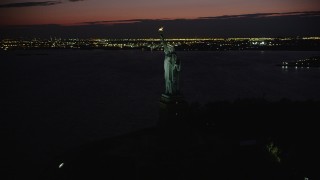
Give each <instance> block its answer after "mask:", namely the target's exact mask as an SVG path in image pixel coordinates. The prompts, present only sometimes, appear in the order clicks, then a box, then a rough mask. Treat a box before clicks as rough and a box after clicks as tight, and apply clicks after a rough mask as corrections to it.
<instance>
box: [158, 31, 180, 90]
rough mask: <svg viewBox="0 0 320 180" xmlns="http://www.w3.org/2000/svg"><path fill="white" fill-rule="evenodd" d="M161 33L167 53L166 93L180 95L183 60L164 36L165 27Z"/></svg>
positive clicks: (165, 65) (165, 59)
mask: <svg viewBox="0 0 320 180" xmlns="http://www.w3.org/2000/svg"><path fill="white" fill-rule="evenodd" d="M159 34H160V37H161V41H162V46H163V51H164V54H165V58H164V80H165V89H166V90H165V94H166V95H169V96H172V95H179V94H180V88H179V73H180V69H181V62H180V60H179V59H178V58H177V54H176V52H175V49H174V47H173V46H172V45H170V44H169V45H168V44H167V42H166V41H165V39H164V37H163V27H161V28H160V29H159Z"/></svg>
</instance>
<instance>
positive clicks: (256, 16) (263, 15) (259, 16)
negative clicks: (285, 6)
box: [198, 11, 320, 19]
mask: <svg viewBox="0 0 320 180" xmlns="http://www.w3.org/2000/svg"><path fill="white" fill-rule="evenodd" d="M315 15H318V16H319V15H320V11H308V12H286V13H256V14H241V15H225V16H214V17H200V18H198V19H234V18H266V17H276V16H278V17H280V16H282V17H284V16H300V17H302V16H303V17H306V16H315Z"/></svg>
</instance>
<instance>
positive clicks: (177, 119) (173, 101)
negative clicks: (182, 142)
mask: <svg viewBox="0 0 320 180" xmlns="http://www.w3.org/2000/svg"><path fill="white" fill-rule="evenodd" d="M159 104H160V112H159V122H158V126H159V127H160V128H165V129H172V130H174V129H177V128H178V129H181V127H183V126H185V125H186V124H187V123H186V120H187V114H188V104H187V102H186V101H185V100H184V97H183V96H182V95H166V94H162V95H161V98H160V102H159Z"/></svg>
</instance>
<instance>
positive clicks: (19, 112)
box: [0, 50, 320, 176]
mask: <svg viewBox="0 0 320 180" xmlns="http://www.w3.org/2000/svg"><path fill="white" fill-rule="evenodd" d="M314 55H318V56H319V55H320V52H302V51H301V52H300V51H298V52H296V51H276V52H275V51H264V52H261V51H230V52H178V57H179V58H180V59H181V60H182V73H181V84H182V91H183V94H184V95H185V97H186V100H187V101H188V102H200V103H202V104H204V103H206V102H210V101H217V100H231V101H232V100H236V99H238V98H257V97H258V98H261V97H264V98H266V99H268V100H271V101H275V100H279V99H282V98H288V99H292V100H308V99H313V100H320V93H319V92H320V83H319V80H320V69H319V68H309V69H306V68H304V69H295V68H292V69H282V68H281V67H278V66H275V64H278V63H279V62H281V61H283V60H297V59H299V58H306V57H310V56H314ZM0 57H1V60H0V62H1V67H2V69H3V70H2V73H3V75H2V84H3V87H4V88H3V89H4V90H5V91H6V93H5V97H3V98H2V99H3V101H2V103H4V105H5V106H6V108H5V109H4V111H5V112H6V113H8V115H9V116H8V117H9V118H6V120H8V122H9V123H8V124H9V126H8V127H9V128H8V130H7V131H8V132H9V134H10V138H11V142H13V144H12V147H14V148H15V150H14V152H15V155H14V156H13V158H12V159H15V160H14V161H13V162H14V164H15V165H14V166H16V167H17V169H18V171H20V170H22V171H24V173H26V176H36V175H37V173H39V172H41V170H42V169H43V166H44V165H45V164H46V163H47V162H49V161H50V160H51V159H54V158H55V157H56V156H58V155H59V154H61V153H63V152H65V151H66V150H68V149H70V148H74V147H77V146H79V145H81V144H85V143H87V142H91V141H95V140H99V139H103V138H106V137H111V136H115V135H118V134H123V133H126V132H130V131H134V130H137V129H141V128H145V127H150V126H153V125H155V123H156V121H157V118H158V108H159V107H158V100H159V98H160V95H161V93H162V92H163V89H164V82H163V81H164V80H163V53H162V52H142V51H103V50H94V51H72V50H65V51H58V50H50V51H13V52H8V53H4V52H1V54H0Z"/></svg>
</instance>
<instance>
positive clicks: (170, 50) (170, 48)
mask: <svg viewBox="0 0 320 180" xmlns="http://www.w3.org/2000/svg"><path fill="white" fill-rule="evenodd" d="M168 50H169V52H171V53H172V52H174V46H172V45H168Z"/></svg>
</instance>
